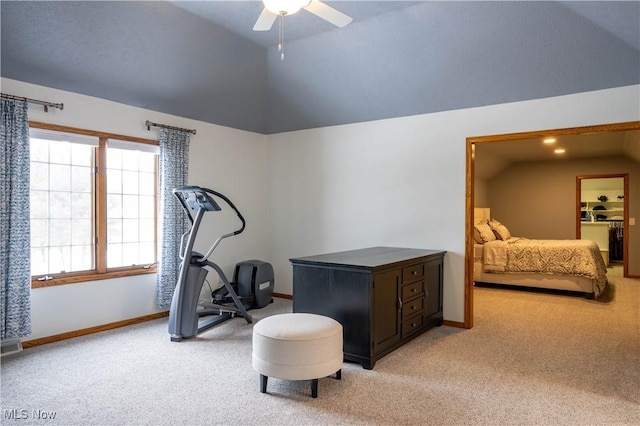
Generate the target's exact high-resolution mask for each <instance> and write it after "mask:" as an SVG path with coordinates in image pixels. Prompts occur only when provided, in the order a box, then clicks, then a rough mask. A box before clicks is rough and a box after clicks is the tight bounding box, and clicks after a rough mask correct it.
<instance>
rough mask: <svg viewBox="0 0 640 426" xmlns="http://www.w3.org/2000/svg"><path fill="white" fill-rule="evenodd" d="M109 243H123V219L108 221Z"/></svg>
mask: <svg viewBox="0 0 640 426" xmlns="http://www.w3.org/2000/svg"><path fill="white" fill-rule="evenodd" d="M107 242H108V243H121V242H122V219H109V220H107Z"/></svg>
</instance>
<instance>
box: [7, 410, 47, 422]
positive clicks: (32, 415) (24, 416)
mask: <svg viewBox="0 0 640 426" xmlns="http://www.w3.org/2000/svg"><path fill="white" fill-rule="evenodd" d="M3 414H4V419H5V420H28V419H31V420H53V419H55V418H56V415H57V414H58V413H57V412H55V411H47V410H35V409H34V410H27V409H24V408H23V409H18V408H13V409H10V410H9V409H4V410H3Z"/></svg>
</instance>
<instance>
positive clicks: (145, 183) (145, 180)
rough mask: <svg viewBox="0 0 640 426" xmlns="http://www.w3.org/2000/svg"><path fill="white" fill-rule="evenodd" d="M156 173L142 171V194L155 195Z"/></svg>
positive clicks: (140, 191)
mask: <svg viewBox="0 0 640 426" xmlns="http://www.w3.org/2000/svg"><path fill="white" fill-rule="evenodd" d="M155 182H156V175H155V174H154V173H140V182H139V183H140V190H139V193H140V194H144V195H155V192H156V185H155Z"/></svg>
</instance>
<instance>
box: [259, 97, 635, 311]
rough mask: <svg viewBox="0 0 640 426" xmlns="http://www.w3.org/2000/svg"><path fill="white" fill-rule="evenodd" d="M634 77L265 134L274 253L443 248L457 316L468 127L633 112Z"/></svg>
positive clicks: (484, 130) (581, 122) (582, 122)
mask: <svg viewBox="0 0 640 426" xmlns="http://www.w3.org/2000/svg"><path fill="white" fill-rule="evenodd" d="M639 89H640V86H630V87H625V88H617V89H610V90H602V91H596V92H589V93H582V94H576V95H570V96H561V97H556V98H548V99H540V100H533V101H526V102H517V103H511V104H502V105H495V106H489V107H482V108H472V109H466V110H457V111H447V112H441V113H435V114H427V115H420V116H415V117H404V118H397V119H390V120H380V121H375V122H368V123H358V124H351V125H344V126H335V127H326V128H319V129H312V130H304V131H297V132H290V133H283V134H278V135H272V136H269V157H268V158H269V170H270V174H269V177H270V186H269V194H270V197H271V199H270V208H269V214H270V217H269V219H268V223H269V224H270V225H271V226H270V230H271V235H270V236H269V237H268V240H269V241H270V243H271V255H272V262H273V263H274V268H275V271H276V280H277V287H276V288H277V290H278V291H279V292H282V293H291V292H292V267H291V264H290V262H289V259H290V258H292V257H299V256H307V255H313V254H320V253H324V252H331V251H340V250H348V249H355V248H362V247H367V246H377V245H385V246H403V247H417V248H428V249H442V250H446V251H447V252H448V254H447V256H446V257H445V272H444V274H445V275H444V318H445V319H446V320H451V321H459V322H462V321H463V320H464V244H465V189H466V183H465V155H466V154H465V145H466V138H467V137H470V136H483V135H495V134H504V133H516V132H525V131H533V130H543V129H556V128H567V127H578V126H586V125H596V124H604V123H614V122H625V121H634V120H639V119H640V103H639V102H638V100H639V99H640V90H639Z"/></svg>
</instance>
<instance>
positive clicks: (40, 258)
mask: <svg viewBox="0 0 640 426" xmlns="http://www.w3.org/2000/svg"><path fill="white" fill-rule="evenodd" d="M47 272H49V249H48V248H46V247H39V248H32V249H31V275H45V274H46V273H47Z"/></svg>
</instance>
